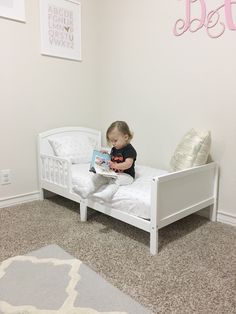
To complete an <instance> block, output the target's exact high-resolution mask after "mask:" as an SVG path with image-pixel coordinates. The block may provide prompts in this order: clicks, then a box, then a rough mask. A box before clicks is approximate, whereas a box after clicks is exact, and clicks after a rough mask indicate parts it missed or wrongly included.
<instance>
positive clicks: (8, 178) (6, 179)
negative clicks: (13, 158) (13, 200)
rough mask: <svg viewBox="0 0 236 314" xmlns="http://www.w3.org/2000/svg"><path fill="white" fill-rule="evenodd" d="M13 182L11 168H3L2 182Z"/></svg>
mask: <svg viewBox="0 0 236 314" xmlns="http://www.w3.org/2000/svg"><path fill="white" fill-rule="evenodd" d="M10 183H11V170H10V169H4V170H1V184H2V185H4V184H10Z"/></svg>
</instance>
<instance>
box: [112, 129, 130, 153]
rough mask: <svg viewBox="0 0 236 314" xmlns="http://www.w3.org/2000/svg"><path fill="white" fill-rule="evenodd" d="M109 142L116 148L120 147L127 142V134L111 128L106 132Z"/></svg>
mask: <svg viewBox="0 0 236 314" xmlns="http://www.w3.org/2000/svg"><path fill="white" fill-rule="evenodd" d="M108 138H109V141H110V143H111V144H112V146H113V147H115V148H116V149H121V148H123V147H124V146H126V145H127V144H128V141H129V136H128V135H127V134H126V135H125V134H123V133H121V132H119V131H118V130H117V129H114V130H112V131H111V132H110V133H109V134H108Z"/></svg>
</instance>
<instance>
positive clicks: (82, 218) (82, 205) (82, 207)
mask: <svg viewBox="0 0 236 314" xmlns="http://www.w3.org/2000/svg"><path fill="white" fill-rule="evenodd" d="M80 221H82V222H85V221H87V205H86V203H83V202H81V203H80Z"/></svg>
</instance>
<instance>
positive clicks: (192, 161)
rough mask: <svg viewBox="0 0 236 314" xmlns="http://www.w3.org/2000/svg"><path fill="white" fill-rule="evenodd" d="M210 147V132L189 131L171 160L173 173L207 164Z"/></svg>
mask: <svg viewBox="0 0 236 314" xmlns="http://www.w3.org/2000/svg"><path fill="white" fill-rule="evenodd" d="M210 147H211V133H210V131H196V130H194V129H191V130H189V131H188V132H187V134H185V136H184V137H183V139H182V140H181V142H180V143H179V145H178V146H177V148H176V150H175V152H174V155H173V156H172V158H171V161H170V168H171V171H178V170H183V169H187V168H191V167H195V166H201V165H204V164H205V163H206V162H207V158H208V156H209V153H210Z"/></svg>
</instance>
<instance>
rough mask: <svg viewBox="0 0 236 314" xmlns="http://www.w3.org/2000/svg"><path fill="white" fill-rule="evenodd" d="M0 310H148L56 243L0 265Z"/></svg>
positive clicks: (79, 313) (66, 313) (32, 313)
mask: <svg viewBox="0 0 236 314" xmlns="http://www.w3.org/2000/svg"><path fill="white" fill-rule="evenodd" d="M0 313H1V314H16V313H17V314H23V313H24V314H54V313H58V314H100V313H102V314H134V313H135V314H148V313H150V312H149V311H148V310H147V309H145V308H144V307H142V306H141V305H140V304H138V303H137V302H135V301H134V300H133V299H131V298H130V297H128V296H127V295H125V294H123V293H122V292H121V291H120V290H118V289H117V288H115V287H114V286H112V285H111V284H109V283H108V282H107V281H106V280H105V279H103V278H102V277H101V276H99V275H98V274H97V273H96V272H94V271H93V270H91V269H90V268H89V267H87V266H86V265H84V264H83V263H82V262H81V261H80V260H78V259H75V258H73V257H72V256H71V255H69V254H68V253H66V252H65V251H64V250H63V249H61V248H60V247H59V246H57V245H50V246H47V247H44V248H41V249H39V250H37V251H34V252H32V253H30V254H28V255H24V256H16V257H12V258H9V259H7V260H5V261H4V262H3V263H2V264H1V265H0Z"/></svg>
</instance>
